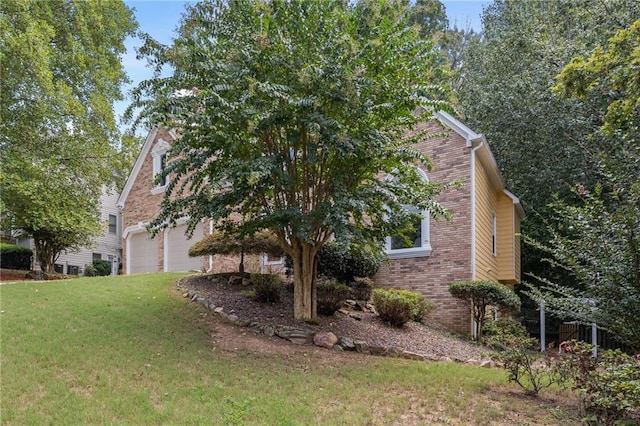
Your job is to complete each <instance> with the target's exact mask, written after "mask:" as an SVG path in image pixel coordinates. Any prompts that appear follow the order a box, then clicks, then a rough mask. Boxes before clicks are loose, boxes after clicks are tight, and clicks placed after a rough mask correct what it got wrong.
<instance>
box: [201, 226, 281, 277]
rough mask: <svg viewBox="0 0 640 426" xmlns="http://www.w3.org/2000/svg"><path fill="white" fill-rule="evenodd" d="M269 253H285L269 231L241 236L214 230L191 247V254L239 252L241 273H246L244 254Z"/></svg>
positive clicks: (277, 255)
mask: <svg viewBox="0 0 640 426" xmlns="http://www.w3.org/2000/svg"><path fill="white" fill-rule="evenodd" d="M262 253H267V254H270V255H272V256H276V257H280V256H282V255H283V254H284V252H283V251H282V246H281V245H280V242H279V241H278V239H277V238H276V236H275V235H274V234H273V233H272V232H269V231H258V232H256V233H255V234H253V235H250V236H239V235H231V234H225V233H223V232H220V231H214V232H213V233H211V234H207V235H205V236H204V237H203V238H202V240H200V241H198V242H197V243H195V244H194V245H193V246H191V247H190V248H189V256H191V257H197V256H207V255H214V254H239V255H240V265H239V270H240V273H241V274H242V273H244V255H245V254H262Z"/></svg>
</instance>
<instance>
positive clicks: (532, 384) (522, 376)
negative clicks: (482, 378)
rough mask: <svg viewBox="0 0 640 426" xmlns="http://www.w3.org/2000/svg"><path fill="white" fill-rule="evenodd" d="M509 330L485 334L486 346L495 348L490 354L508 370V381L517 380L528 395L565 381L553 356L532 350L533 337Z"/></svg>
mask: <svg viewBox="0 0 640 426" xmlns="http://www.w3.org/2000/svg"><path fill="white" fill-rule="evenodd" d="M511 331H512V332H506V333H499V334H495V335H492V336H490V337H487V338H486V341H487V343H488V344H489V346H491V347H492V348H494V349H496V350H497V351H498V352H497V353H496V354H495V355H494V356H493V357H494V358H495V359H496V361H499V362H501V363H502V366H503V367H504V369H506V370H507V371H508V373H509V375H508V380H509V381H511V382H515V383H517V384H518V385H520V387H522V388H523V389H525V390H526V392H527V393H528V394H530V395H537V394H538V393H539V392H540V390H542V389H544V388H547V387H549V386H552V385H554V384H558V385H563V384H564V383H565V382H566V381H567V375H566V374H564V371H563V370H562V369H558V368H557V365H556V364H555V363H554V360H553V358H551V357H550V356H549V354H548V353H545V354H542V353H540V352H539V351H537V350H536V349H537V343H538V341H537V340H536V339H532V338H529V337H526V336H525V335H523V334H520V330H517V329H512V330H511Z"/></svg>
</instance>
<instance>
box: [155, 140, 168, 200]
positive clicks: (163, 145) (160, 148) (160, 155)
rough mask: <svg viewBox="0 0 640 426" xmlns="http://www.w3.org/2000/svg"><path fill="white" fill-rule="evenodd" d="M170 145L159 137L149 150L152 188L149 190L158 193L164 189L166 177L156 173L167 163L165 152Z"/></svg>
mask: <svg viewBox="0 0 640 426" xmlns="http://www.w3.org/2000/svg"><path fill="white" fill-rule="evenodd" d="M170 147H171V146H170V145H169V143H168V142H167V141H165V140H163V139H160V140H158V142H157V143H156V145H155V146H154V147H153V150H152V151H151V155H152V157H153V183H152V185H153V186H152V188H153V189H152V190H151V192H152V193H154V194H158V193H160V192H162V191H164V189H165V187H166V186H167V177H166V176H163V177H162V178H159V176H158V175H159V174H160V173H161V172H162V171H163V170H164V168H165V167H166V165H167V152H168V151H169V148H170ZM158 179H159V180H158Z"/></svg>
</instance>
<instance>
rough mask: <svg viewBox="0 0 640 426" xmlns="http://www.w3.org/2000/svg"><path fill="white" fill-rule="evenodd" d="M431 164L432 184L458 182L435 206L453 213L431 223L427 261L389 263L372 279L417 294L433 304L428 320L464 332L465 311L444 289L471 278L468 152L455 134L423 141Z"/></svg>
mask: <svg viewBox="0 0 640 426" xmlns="http://www.w3.org/2000/svg"><path fill="white" fill-rule="evenodd" d="M416 130H417V131H421V130H427V131H429V132H430V133H437V132H443V129H442V127H440V126H439V125H437V124H435V123H424V124H423V125H422V126H421V127H419V128H418V129H416ZM417 148H418V149H419V150H420V151H421V152H423V153H424V154H425V155H426V156H427V157H428V158H429V159H430V160H431V162H432V163H433V169H432V170H431V171H430V172H429V171H427V176H428V177H429V180H430V181H432V182H453V181H458V182H460V183H462V186H461V187H453V188H450V189H448V190H446V191H445V192H443V193H442V194H441V195H440V196H439V197H438V201H439V202H440V203H441V204H442V205H443V206H444V207H446V208H447V209H448V210H449V211H450V212H451V213H452V214H453V218H452V219H451V220H450V221H446V220H443V219H440V220H434V219H431V221H430V240H431V247H432V249H433V251H432V253H431V255H430V256H428V257H418V258H409V259H393V260H389V261H388V262H387V263H386V264H383V266H382V267H381V268H380V271H379V272H378V274H377V275H376V276H375V279H374V280H375V283H376V285H377V286H380V287H385V288H401V289H406V290H411V291H418V292H420V293H422V294H424V295H425V296H426V297H427V298H429V299H430V300H431V301H433V302H434V303H435V304H436V308H435V309H434V310H433V311H432V313H431V314H430V319H432V320H433V321H436V322H438V323H441V324H442V325H444V326H446V327H447V328H450V329H452V330H454V331H457V332H460V333H469V332H470V327H471V317H470V314H469V306H468V305H467V304H466V303H464V302H462V301H460V300H459V299H456V298H454V297H452V296H451V295H450V294H449V289H448V286H449V284H450V283H452V282H454V281H459V280H464V279H470V278H471V193H470V186H469V185H470V173H471V168H470V148H467V147H466V141H465V140H464V139H463V138H462V137H460V136H459V135H458V134H457V133H455V132H453V131H449V132H448V135H447V136H446V137H439V138H426V139H424V140H423V141H422V142H420V143H418V144H417Z"/></svg>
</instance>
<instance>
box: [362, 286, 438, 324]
mask: <svg viewBox="0 0 640 426" xmlns="http://www.w3.org/2000/svg"><path fill="white" fill-rule="evenodd" d="M373 303H374V304H375V306H376V310H377V311H378V315H379V316H380V318H381V319H382V320H383V321H385V322H388V323H389V324H391V325H392V326H394V327H402V326H403V325H404V324H406V323H407V322H408V321H409V320H414V321H422V320H423V318H424V317H425V316H426V315H427V314H428V313H429V311H430V310H431V309H432V308H433V304H432V303H431V302H429V301H428V300H427V299H425V297H424V296H423V295H422V294H420V293H416V292H412V291H408V290H387V289H382V288H376V289H374V290H373Z"/></svg>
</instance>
